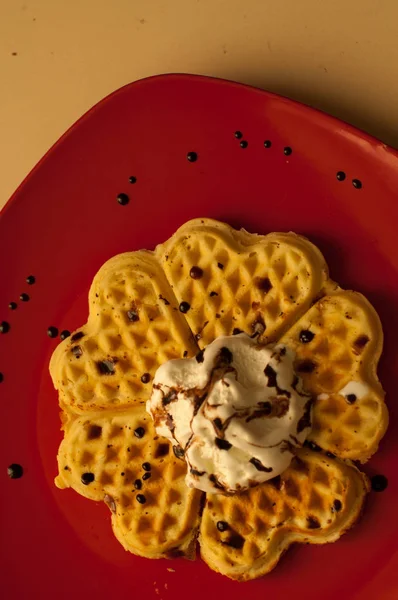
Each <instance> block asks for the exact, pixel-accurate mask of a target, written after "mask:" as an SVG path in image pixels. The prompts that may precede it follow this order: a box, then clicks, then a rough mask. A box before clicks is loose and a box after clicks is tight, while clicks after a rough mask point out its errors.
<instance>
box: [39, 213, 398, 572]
mask: <svg viewBox="0 0 398 600" xmlns="http://www.w3.org/2000/svg"><path fill="white" fill-rule="evenodd" d="M238 331H246V332H247V333H250V334H257V335H258V336H259V339H260V341H262V342H265V343H272V342H275V341H281V342H282V343H285V344H287V345H289V346H290V347H291V348H292V349H293V350H294V351H295V352H296V354H297V360H296V369H297V371H298V372H299V373H300V375H301V376H302V378H303V380H304V382H305V386H306V388H307V389H308V391H310V392H311V393H312V394H313V395H314V397H315V407H314V411H313V413H314V414H313V429H312V432H311V436H310V440H311V441H312V442H313V444H312V448H313V450H311V451H310V450H308V449H301V450H299V451H298V456H297V457H296V458H295V459H294V460H293V462H292V464H291V466H290V467H289V469H288V470H287V471H286V472H285V473H283V475H282V476H281V477H280V478H276V479H274V480H272V481H271V482H269V483H266V484H263V485H261V486H259V487H257V488H253V489H251V490H249V491H248V492H246V493H243V494H236V495H235V496H231V497H226V496H222V495H219V494H218V495H214V496H211V497H210V496H209V497H208V500H207V504H206V507H205V510H204V513H203V518H202V522H201V535H200V543H201V553H202V556H203V558H204V559H205V561H206V562H207V563H208V564H209V566H210V567H211V568H213V569H215V570H217V571H219V572H221V573H224V574H225V575H228V576H229V577H232V578H233V579H240V580H246V579H252V578H254V577H258V576H260V575H262V574H264V573H267V572H268V571H270V570H271V569H272V568H273V567H274V566H275V564H276V563H277V562H278V560H279V558H280V556H281V554H282V552H283V551H284V550H285V549H286V548H287V547H288V546H289V545H290V544H291V543H293V542H295V541H299V542H306V541H308V542H311V543H325V542H329V541H334V540H336V539H337V538H338V537H340V535H342V533H344V531H346V530H347V529H348V528H349V527H350V526H351V525H352V524H353V523H354V522H355V520H356V519H357V517H358V515H359V513H360V510H361V508H362V506H363V501H364V497H365V495H366V492H367V490H368V483H367V479H366V477H365V476H364V475H362V474H361V473H360V472H359V471H358V470H357V469H356V468H355V467H354V466H352V464H351V462H350V461H349V460H347V459H351V460H354V459H355V460H361V461H366V460H367V459H368V458H369V457H370V456H371V455H372V454H373V453H374V452H375V451H376V449H377V446H378V443H379V441H380V439H381V437H382V435H383V433H384V431H385V429H386V426H387V421H388V415H387V409H386V407H385V404H384V392H383V390H382V388H381V385H380V383H379V382H378V379H377V375H376V367H377V362H378V359H379V356H380V352H381V348H382V330H381V325H380V322H379V319H378V317H377V315H376V313H375V311H374V310H373V308H372V307H371V306H370V304H369V303H368V302H367V301H366V300H365V298H363V296H361V295H360V294H356V293H355V292H345V291H342V290H341V289H340V288H339V287H338V285H337V284H335V283H334V282H332V281H331V280H330V279H329V276H328V270H327V266H326V264H325V261H324V259H323V257H322V255H321V254H320V252H319V251H318V250H317V249H316V248H315V246H313V245H312V244H311V243H310V242H309V241H308V240H306V239H305V238H302V237H300V236H297V235H295V234H279V233H278V234H269V235H267V236H258V235H253V234H249V233H248V232H246V231H240V232H238V231H235V230H233V229H232V228H230V227H229V226H227V225H224V224H222V223H218V222H216V221H211V220H208V219H202V220H198V219H196V220H194V221H190V222H188V223H186V224H185V225H184V226H183V227H181V228H180V229H179V230H178V231H177V232H176V233H175V234H174V236H172V238H170V239H169V240H168V241H167V242H165V243H164V244H162V245H160V246H158V247H157V248H156V250H155V252H148V251H139V252H132V253H126V254H122V255H119V256H116V257H114V258H112V259H111V260H109V261H108V262H107V263H105V265H104V266H103V267H102V268H101V269H100V271H99V272H98V273H97V275H96V276H95V278H94V281H93V283H92V286H91V289H90V294H89V318H88V322H87V323H86V325H84V326H83V327H81V328H80V329H79V330H77V331H76V332H74V334H73V335H72V336H71V337H70V338H68V339H67V340H65V341H63V342H62V343H61V344H60V345H59V346H58V347H57V349H56V350H55V352H54V354H53V356H52V358H51V362H50V373H51V376H52V379H53V382H54V385H55V387H56V389H57V390H58V392H59V402H60V406H61V409H62V413H61V418H62V423H63V429H64V434H65V435H64V440H63V442H62V443H61V446H60V449H59V454H58V466H59V475H58V477H57V479H56V484H57V486H58V487H60V488H64V487H72V488H73V489H74V490H75V491H77V492H78V493H79V494H81V495H82V496H85V497H86V498H89V499H91V500H96V501H102V500H104V501H105V502H106V503H107V504H108V506H109V508H110V509H111V511H112V526H113V530H114V533H115V536H116V537H117V539H118V540H119V541H120V543H121V544H122V545H123V546H124V548H125V549H126V550H129V551H131V552H133V553H135V554H139V555H141V556H145V557H149V558H159V557H172V556H178V555H184V556H187V557H188V558H192V557H193V556H194V552H195V540H196V535H197V530H198V527H199V521H200V513H201V501H202V499H203V498H204V496H203V494H201V493H200V492H198V491H197V490H192V489H189V488H187V487H186V486H185V483H184V478H185V473H186V466H185V461H181V460H178V459H177V458H176V457H175V456H174V454H173V452H172V451H171V446H169V444H168V442H167V441H166V440H165V439H162V438H160V437H158V436H157V435H156V434H155V432H154V428H153V425H152V421H151V419H150V417H149V415H147V414H146V412H145V410H144V406H143V405H144V403H145V402H146V400H147V399H148V398H149V395H150V392H151V380H152V378H153V376H154V373H155V371H156V370H157V368H158V366H160V364H162V363H163V362H165V361H167V360H169V359H171V358H181V357H187V356H193V355H195V354H196V353H197V352H198V350H199V348H203V347H205V346H206V345H207V344H208V343H210V342H212V341H213V340H214V339H215V338H216V337H217V336H220V335H225V334H231V333H236V332H238ZM303 334H304V338H303ZM350 382H356V385H359V384H360V385H362V388H361V389H362V390H363V389H365V392H364V393H362V394H361V396H360V397H358V398H356V399H355V401H354V402H351V400H350V402H348V397H347V394H345V393H344V390H346V389H347V384H348V385H350ZM138 428H143V429H144V430H145V435H144V436H143V437H139V436H138V437H137V435H136V433H135V431H136V430H137V429H138ZM321 449H323V450H325V451H327V452H328V455H325V454H324V453H323V452H321ZM318 450H319V452H318ZM334 455H337V457H338V458H334ZM341 459H345V460H347V462H343V461H342V460H341ZM144 463H149V464H150V465H151V471H150V472H151V477H149V478H148V477H147V475H146V474H145V473H146V472H145V470H143V468H142V465H143V464H144ZM87 474H89V475H87ZM87 476H88V477H89V478H90V481H87ZM143 477H144V478H143ZM136 480H139V481H141V484H138V485H142V489H139V490H137V489H136V488H135V487H134V482H135V481H136ZM140 495H143V496H145V500H146V501H145V503H143V504H141V503H140V500H137V497H138V496H140ZM140 499H141V500H142V498H140ZM219 521H225V522H227V523H228V528H227V529H226V530H225V531H219V529H217V523H218V522H219ZM231 536H232V538H231ZM231 539H232V541H233V544H231V543H229V542H228V540H231ZM228 544H229V545H228Z"/></svg>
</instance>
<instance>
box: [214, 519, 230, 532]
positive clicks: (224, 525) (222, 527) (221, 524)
mask: <svg viewBox="0 0 398 600" xmlns="http://www.w3.org/2000/svg"><path fill="white" fill-rule="evenodd" d="M217 529H218V531H227V529H229V525H228V523H227V522H226V521H217Z"/></svg>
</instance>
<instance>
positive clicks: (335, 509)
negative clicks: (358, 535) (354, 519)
mask: <svg viewBox="0 0 398 600" xmlns="http://www.w3.org/2000/svg"><path fill="white" fill-rule="evenodd" d="M342 508H343V505H342V503H341V501H340V500H338V499H337V498H336V500H334V502H333V507H332V511H333V512H339V511H340V510H341V509H342Z"/></svg>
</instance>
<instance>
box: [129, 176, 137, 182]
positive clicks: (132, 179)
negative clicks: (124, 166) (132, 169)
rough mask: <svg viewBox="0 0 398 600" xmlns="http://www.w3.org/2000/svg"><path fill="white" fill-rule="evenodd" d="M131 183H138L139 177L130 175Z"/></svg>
mask: <svg viewBox="0 0 398 600" xmlns="http://www.w3.org/2000/svg"><path fill="white" fill-rule="evenodd" d="M129 182H130V183H137V177H134V175H130V177H129Z"/></svg>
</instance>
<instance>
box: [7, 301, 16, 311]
mask: <svg viewBox="0 0 398 600" xmlns="http://www.w3.org/2000/svg"><path fill="white" fill-rule="evenodd" d="M17 306H18V304H17V303H16V302H10V304H9V305H8V308H9V309H10V310H15V309H16V308H17Z"/></svg>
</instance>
